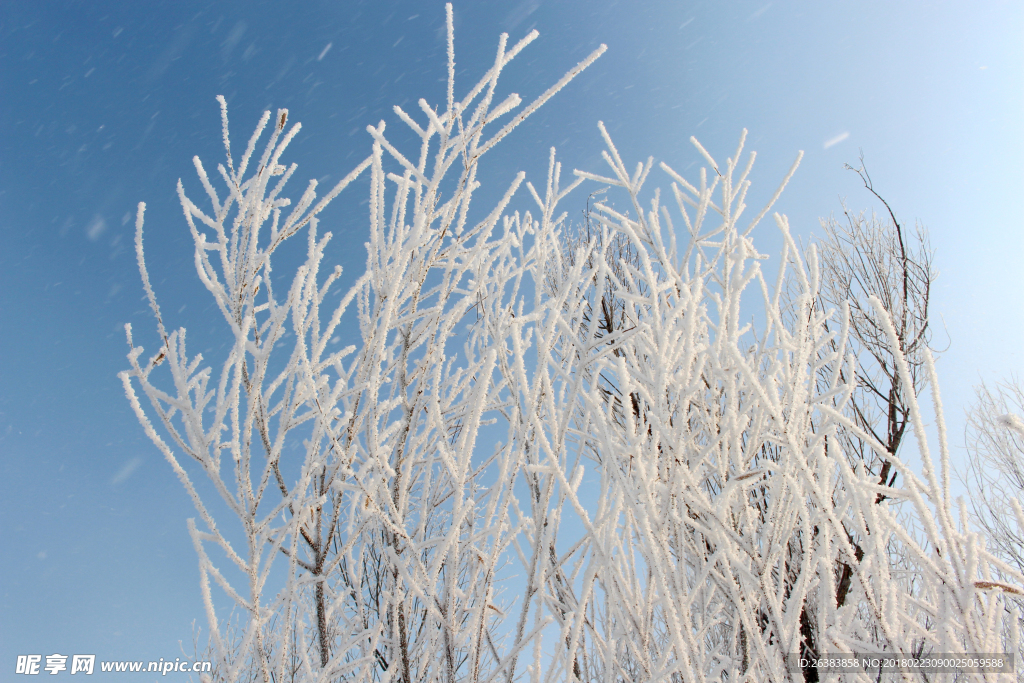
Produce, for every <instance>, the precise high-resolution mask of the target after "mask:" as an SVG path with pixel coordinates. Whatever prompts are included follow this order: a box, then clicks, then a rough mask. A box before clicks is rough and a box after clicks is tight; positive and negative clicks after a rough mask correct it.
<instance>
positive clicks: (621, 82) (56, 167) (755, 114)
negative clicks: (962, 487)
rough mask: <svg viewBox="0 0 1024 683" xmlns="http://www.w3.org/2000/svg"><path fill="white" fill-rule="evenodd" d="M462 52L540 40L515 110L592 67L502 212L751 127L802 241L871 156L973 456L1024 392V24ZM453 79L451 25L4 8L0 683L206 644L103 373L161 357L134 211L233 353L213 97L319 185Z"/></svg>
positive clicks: (534, 136)
mask: <svg viewBox="0 0 1024 683" xmlns="http://www.w3.org/2000/svg"><path fill="white" fill-rule="evenodd" d="M455 27H456V62H457V70H458V71H459V72H462V71H463V70H465V72H464V73H465V75H464V76H463V81H462V83H463V86H464V87H468V85H469V84H470V83H471V82H475V80H476V77H478V76H479V75H480V74H482V73H483V71H484V70H485V69H486V65H488V64H490V63H491V61H492V60H493V54H494V49H495V46H496V41H497V38H498V34H499V33H501V32H503V31H508V32H509V33H510V34H511V37H512V39H518V38H520V37H522V36H523V35H525V34H526V33H527V32H528V31H529V30H531V29H533V28H536V29H537V30H538V31H540V34H541V37H540V39H538V40H537V41H536V42H535V43H534V44H533V45H531V46H530V47H528V48H527V50H526V51H525V52H524V53H523V55H522V56H521V57H520V58H518V59H517V60H516V62H514V63H513V65H512V66H510V67H509V69H508V70H507V71H506V73H505V75H504V77H503V78H504V83H503V92H504V93H508V92H513V91H514V92H518V93H520V94H521V95H522V96H523V99H524V100H526V101H530V100H532V99H533V97H535V96H536V95H538V94H540V93H541V92H542V91H543V90H544V89H546V88H547V86H548V85H550V84H551V83H553V82H554V81H555V80H557V79H558V78H559V77H560V76H561V75H562V74H563V73H564V72H565V71H566V70H567V69H569V68H570V67H571V66H573V65H575V64H576V63H577V62H578V61H579V60H581V59H582V58H583V57H584V56H586V55H587V54H589V53H590V52H591V51H592V50H593V49H594V48H595V47H597V45H598V44H600V43H607V45H608V52H607V53H606V54H605V55H604V56H603V57H602V58H601V59H600V60H598V61H597V63H596V64H594V65H593V66H592V67H591V68H590V69H588V70H587V71H586V72H585V73H584V74H583V75H582V76H580V77H579V78H578V79H577V80H576V81H574V82H573V83H572V84H571V85H570V86H568V87H567V88H566V89H565V90H564V91H562V92H561V93H560V94H559V95H558V96H556V98H555V99H554V100H553V101H552V102H550V103H549V104H548V105H547V106H545V107H544V108H543V109H542V110H541V111H540V112H539V113H538V114H536V115H535V116H534V117H533V118H532V119H531V120H530V121H528V122H527V123H526V124H524V125H523V126H521V127H520V128H518V129H517V130H516V131H515V132H514V133H513V135H512V137H511V138H510V139H509V141H508V142H506V143H505V144H504V145H503V146H502V147H499V148H498V149H497V150H496V151H495V152H494V153H493V154H492V155H491V156H490V158H489V165H488V166H486V167H485V172H486V173H487V175H485V180H487V179H492V182H493V183H494V184H495V185H497V186H500V185H503V184H504V183H506V182H507V181H508V180H510V179H511V178H512V177H513V176H514V174H515V171H517V170H519V169H522V170H525V171H527V173H528V179H533V180H534V181H535V182H537V181H539V182H543V172H544V170H545V169H546V160H547V149H548V148H549V147H550V146H552V145H555V146H557V147H558V150H559V157H560V158H561V159H562V160H563V162H564V163H565V164H566V165H567V166H569V167H570V168H572V167H576V168H581V169H586V170H590V171H597V172H601V171H602V170H603V169H602V167H601V161H600V156H599V155H600V151H601V142H600V136H599V133H598V131H597V122H598V121H599V120H601V121H604V122H605V124H606V125H607V127H608V129H609V131H610V132H611V134H612V136H613V137H614V139H615V141H616V144H617V146H618V148H619V150H620V152H622V154H623V156H624V157H625V158H626V159H627V160H630V159H631V160H632V161H633V162H635V161H637V160H641V159H645V158H646V157H647V156H648V155H652V154H653V155H654V156H655V158H656V160H658V161H662V160H663V161H666V162H668V163H669V164H670V165H672V166H673V167H674V168H675V169H676V170H678V171H685V172H686V173H687V174H692V173H693V172H695V171H696V169H697V167H698V166H699V164H700V161H699V157H698V155H697V153H696V152H695V151H694V150H693V148H692V146H691V145H690V143H689V138H690V136H691V135H696V136H697V137H698V138H699V139H700V141H701V142H702V144H703V145H704V146H705V148H707V149H708V150H709V151H710V152H711V153H712V154H713V155H715V156H716V157H718V158H722V159H724V158H725V157H726V156H727V155H729V154H731V153H732V152H733V150H734V149H735V145H736V141H737V139H738V137H739V134H740V131H741V129H742V128H744V127H746V128H748V129H749V131H750V134H749V138H748V146H747V149H748V150H749V149H753V150H756V151H757V152H758V163H757V165H756V166H755V171H754V175H753V181H754V188H753V190H752V195H753V197H752V201H750V202H748V203H749V204H750V205H751V206H754V207H759V204H760V203H761V202H762V201H763V200H764V199H766V198H767V197H768V196H770V195H771V193H772V192H773V191H774V189H775V186H776V184H777V182H778V181H779V179H781V178H782V176H783V175H784V174H785V171H786V170H787V169H788V168H789V166H790V164H791V163H792V161H793V159H794V157H795V156H796V154H797V152H798V150H804V151H805V157H804V161H803V163H802V165H801V168H800V170H799V171H798V172H797V174H796V176H795V177H794V179H793V181H792V182H791V183H790V186H789V189H788V190H787V191H786V193H785V194H784V195H783V198H782V200H781V201H780V203H779V204H778V209H779V210H780V211H781V212H783V213H786V214H788V216H789V217H790V222H791V225H792V226H793V229H794V231H795V232H796V233H797V234H799V235H803V236H804V237H805V238H806V237H807V236H809V235H810V234H811V233H812V232H813V231H814V230H815V229H816V228H817V226H818V218H819V217H822V216H827V215H829V214H830V213H833V212H838V211H840V199H841V198H845V199H846V201H847V203H848V205H849V206H850V207H851V208H852V209H854V210H860V209H871V208H876V209H878V208H880V207H878V206H877V204H873V203H872V202H871V197H870V196H869V195H868V194H867V192H866V191H864V189H863V187H862V186H861V185H860V181H859V179H858V178H857V176H856V175H854V174H852V173H850V172H849V171H844V170H843V164H844V163H845V162H848V163H853V164H856V162H857V157H858V150H859V149H862V150H863V152H864V154H865V157H866V160H867V163H868V167H869V169H870V171H871V174H872V177H873V178H874V181H875V187H876V189H878V190H879V191H880V192H881V193H882V194H883V195H884V196H885V197H886V198H887V199H888V201H889V203H890V204H891V205H892V207H893V208H894V210H895V211H896V213H897V216H898V217H899V218H900V219H901V220H902V221H904V222H905V223H906V224H908V225H912V224H913V223H914V221H915V220H919V221H921V222H922V223H923V224H924V225H926V226H927V227H928V228H929V230H930V233H931V240H932V244H933V246H934V248H935V251H936V256H935V264H936V266H937V268H938V270H939V271H940V273H941V274H940V277H939V280H938V282H937V283H936V289H935V295H934V299H933V312H934V314H935V315H936V316H937V317H936V323H938V324H939V325H940V326H941V324H942V323H944V325H945V329H946V331H948V344H949V349H948V350H947V351H946V352H945V353H944V354H943V355H942V357H941V360H940V363H939V368H940V370H939V371H940V377H941V381H942V389H943V397H944V403H945V407H946V412H947V420H948V423H949V427H950V431H951V434H952V441H953V444H954V446H957V450H956V451H955V453H956V454H957V457H961V454H962V448H960V446H961V444H962V441H963V439H962V434H963V409H964V408H965V407H966V406H967V405H968V404H969V402H970V400H971V397H972V386H973V385H974V384H976V383H977V382H979V381H980V380H981V379H984V380H986V381H998V380H1000V379H1005V378H1008V377H1010V376H1011V375H1014V374H1019V373H1020V372H1021V369H1022V358H1021V356H1020V354H1019V352H1018V349H1019V346H1020V340H1021V339H1022V337H1024V306H1022V304H1024V297H1022V288H1021V286H1020V283H1021V280H1020V276H1019V271H1020V267H1019V264H1020V262H1021V258H1022V256H1024V249H1022V244H1024V241H1022V228H1024V226H1022V216H1024V165H1022V163H1021V160H1022V158H1024V6H1022V5H1021V4H1020V3H1017V2H975V3H963V2H933V3H924V2H859V3H809V2H806V3H795V2H792V3H787V2H773V3H767V2H763V1H760V0H758V1H756V2H729V3H722V2H660V1H652V2H643V3H640V2H631V3H614V2H600V1H594V0H590V1H588V2H577V1H576V0H565V1H562V2H547V3H540V2H535V1H534V0H527V1H526V2H518V3H516V2H502V3H492V2H462V3H456V5H455ZM445 72H446V62H445V42H444V5H443V2H429V3H428V2H388V1H385V0H381V1H380V2H375V3H352V2H306V3H288V2H280V1H277V2H255V1H249V2H228V1H219V0H217V1H214V2H202V3H200V2H190V1H187V0H175V1H174V2H157V1H155V0H151V1H147V2H145V3H140V2H128V1H125V2H91V3H89V2H59V1H57V0H53V1H49V0H47V1H44V2H29V1H27V0H9V1H8V2H5V3H3V4H2V6H0V238H2V244H3V246H2V248H0V543H2V547H3V548H4V551H3V552H2V553H0V671H7V670H8V667H13V666H14V660H15V656H16V655H17V654H33V653H35V654H44V655H45V654H52V653H54V652H59V653H62V654H74V653H87V654H88V653H91V654H96V655H97V657H98V658H99V659H139V660H143V659H146V660H149V659H158V658H160V657H163V658H165V659H168V658H171V659H173V658H174V657H175V656H180V650H179V647H178V641H179V640H184V641H186V651H187V652H191V644H190V642H189V641H190V638H191V623H192V620H193V619H195V620H196V623H197V624H200V625H204V617H203V613H202V607H201V602H200V597H199V590H198V570H197V567H196V560H195V555H194V552H193V550H192V547H191V543H190V541H189V538H188V534H187V531H186V527H185V519H186V518H188V517H191V516H194V514H195V513H194V510H193V509H192V506H191V503H190V502H189V500H188V499H187V497H186V495H185V493H184V492H183V491H182V489H181V486H180V485H179V483H178V482H177V481H176V479H175V477H174V476H173V474H172V472H171V470H170V468H169V466H168V465H167V464H166V462H165V461H164V460H163V458H162V457H161V456H160V454H159V453H158V452H157V450H156V449H155V447H153V446H152V444H151V443H150V442H149V441H148V440H147V439H146V438H145V435H144V434H143V432H142V429H141V428H140V427H139V425H138V423H137V421H136V419H135V417H134V415H133V414H131V412H130V408H129V406H128V403H127V401H126V400H125V398H124V395H123V391H122V389H121V386H120V382H119V380H118V379H117V377H116V374H117V372H118V371H120V370H122V369H124V368H126V367H127V364H126V361H125V353H126V352H127V346H126V344H125V341H124V333H123V326H124V324H125V323H127V322H130V323H132V324H133V326H134V328H135V330H136V335H137V338H142V339H149V342H148V344H149V345H150V347H152V346H153V344H154V341H155V334H154V332H153V323H152V320H151V318H150V317H149V316H148V314H147V310H146V306H145V304H144V302H143V301H142V287H141V283H140V281H139V276H138V270H137V268H136V265H135V260H134V253H133V251H134V250H133V246H132V239H133V229H134V220H133V219H132V217H133V216H134V211H135V205H136V203H137V202H139V201H145V202H147V204H148V210H147V224H146V225H147V232H146V244H147V255H148V258H149V267H150V273H151V276H152V278H153V284H154V287H155V288H156V290H157V296H158V297H159V298H160V301H161V304H162V306H163V307H164V311H165V314H166V315H167V318H168V323H169V324H171V325H173V326H179V325H180V326H185V327H187V328H188V330H189V339H190V341H192V340H196V339H198V341H196V342H194V343H196V344H198V345H199V346H198V348H206V347H209V348H213V349H215V348H216V347H217V345H218V344H219V343H220V342H219V341H218V338H217V328H216V327H215V323H216V322H217V321H218V318H219V315H214V313H215V311H214V310H212V309H211V308H210V307H209V306H210V304H209V301H208V299H207V298H206V297H205V292H204V291H203V290H202V289H201V286H200V284H199V282H198V279H197V278H196V276H195V270H194V267H193V264H192V246H191V238H190V237H189V234H188V230H187V227H186V225H185V223H184V220H183V218H182V214H181V210H180V207H179V205H178V201H177V197H176V193H175V184H176V182H177V179H178V178H182V179H183V181H184V182H185V185H186V188H190V189H191V190H193V192H194V193H199V192H200V190H199V185H198V182H196V181H195V180H194V178H195V175H194V170H193V168H192V162H191V159H192V156H193V155H196V154H198V155H199V156H200V157H201V158H202V159H203V160H204V161H205V162H206V163H207V167H208V168H210V167H211V166H212V165H215V163H216V162H218V161H219V160H220V158H221V155H222V148H221V147H220V129H219V114H218V107H217V104H216V102H215V100H214V97H215V96H216V95H218V94H223V95H224V96H225V97H226V98H227V100H228V103H229V108H230V116H231V121H232V126H233V131H234V136H235V143H236V144H241V143H242V142H243V141H244V140H245V139H246V138H247V137H248V135H249V133H250V131H251V129H252V126H253V125H255V122H256V121H257V120H258V118H259V116H260V114H261V113H262V111H263V110H264V109H267V108H274V109H276V108H278V107H287V108H288V109H289V110H290V119H291V120H298V121H301V122H302V123H303V129H302V132H301V133H300V135H299V136H298V137H297V138H296V140H295V142H294V143H293V145H292V147H291V148H290V153H289V158H290V160H291V161H295V162H297V163H298V164H299V170H298V175H299V176H301V177H305V178H318V179H321V180H323V181H324V182H327V181H328V177H332V178H334V179H335V181H336V180H337V179H339V178H340V177H341V175H343V174H344V173H346V172H347V171H348V170H349V168H351V166H352V165H353V163H354V162H355V160H357V159H361V158H363V157H364V156H365V155H366V153H367V152H366V150H367V149H368V148H369V136H368V135H367V134H366V133H365V127H366V125H367V124H376V123H377V121H379V120H380V119H384V120H386V121H388V122H389V124H391V125H397V124H398V122H397V120H396V117H395V116H394V114H393V113H392V112H391V107H392V106H393V105H395V104H403V103H405V104H409V103H414V102H415V101H416V100H417V99H418V98H420V97H426V98H427V99H428V101H432V102H436V101H439V100H441V99H442V98H443V94H444V83H443V78H444V76H445ZM844 136H845V137H844ZM837 140H838V141H837ZM829 141H833V144H831V145H828V146H827V145H826V143H828V142H829ZM687 169H688V170H687ZM332 184H333V183H332ZM299 186H300V185H296V187H299ZM293 191H295V188H293ZM361 192H362V186H359V187H356V188H353V189H352V190H349V191H347V195H348V196H345V195H343V197H342V199H341V200H339V202H338V203H337V204H336V206H335V207H334V208H333V209H332V212H331V213H328V214H326V215H325V218H324V220H325V227H327V228H328V229H331V230H332V231H333V232H334V234H335V240H334V241H333V242H332V246H331V250H332V251H331V253H329V254H328V259H329V260H331V261H333V262H338V263H341V264H342V265H343V266H345V268H346V272H347V274H348V276H355V275H356V274H358V273H359V272H361V271H362V264H363V261H364V259H365V252H364V251H363V247H362V244H363V241H364V236H365V230H366V227H365V225H366V216H365V206H362V207H361V202H362V201H363V199H364V196H363V195H362V194H360V193H361ZM584 199H585V197H584V194H583V193H581V194H580V195H579V197H578V200H579V202H580V208H582V202H583V201H584ZM772 230H773V229H772V228H771V225H770V223H767V222H766V223H765V224H764V228H763V230H762V235H763V237H760V238H759V239H760V240H761V241H760V242H759V243H760V244H761V246H762V249H763V250H766V251H768V252H771V251H772V244H774V243H775V241H774V240H775V238H774V235H773V234H772ZM938 316H941V318H939V317H938ZM946 342H947V335H946V333H944V332H942V331H937V332H936V335H935V343H936V345H937V346H939V347H943V346H945V345H946ZM143 343H146V342H145V341H144V342H143ZM204 345H205V346H204ZM11 670H13V669H11ZM63 675H68V674H67V673H66V672H65V674H63ZM4 677H5V678H6V676H4Z"/></svg>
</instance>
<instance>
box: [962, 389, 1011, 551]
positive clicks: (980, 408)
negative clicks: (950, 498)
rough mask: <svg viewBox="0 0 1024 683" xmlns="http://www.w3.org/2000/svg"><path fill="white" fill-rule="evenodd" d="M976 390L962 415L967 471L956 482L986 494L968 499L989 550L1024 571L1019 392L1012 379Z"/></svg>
mask: <svg viewBox="0 0 1024 683" xmlns="http://www.w3.org/2000/svg"><path fill="white" fill-rule="evenodd" d="M975 391H976V397H975V401H974V404H973V405H972V406H971V407H970V409H969V410H968V411H967V434H966V437H967V438H966V441H967V453H968V467H967V471H966V473H965V474H964V475H962V476H961V480H962V481H963V482H964V484H965V485H966V486H967V487H968V488H969V489H970V490H972V491H984V492H985V495H984V496H972V497H971V507H972V510H973V512H974V519H975V520H976V521H977V523H978V525H979V526H980V527H981V528H982V529H983V530H984V531H985V535H986V537H987V538H988V539H989V541H990V542H991V544H992V545H993V549H994V550H995V551H996V552H997V553H998V554H999V556H1000V557H1002V558H1003V559H1004V560H1005V561H1006V562H1009V563H1010V564H1011V565H1012V566H1014V567H1015V568H1016V569H1017V570H1018V571H1024V536H1021V533H1020V530H1021V529H1024V524H1020V521H1021V520H1024V514H1022V512H1021V506H1022V505H1024V420H1022V419H1021V417H1020V416H1021V415H1022V414H1024V389H1022V388H1021V386H1020V383H1019V382H1018V381H1016V380H1015V379H1014V380H1010V381H1008V382H1006V383H1005V384H1000V385H997V386H996V387H995V389H990V388H989V387H988V386H987V385H985V384H982V385H980V386H978V387H977V388H976V390H975ZM1014 522H1016V523H1014Z"/></svg>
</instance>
